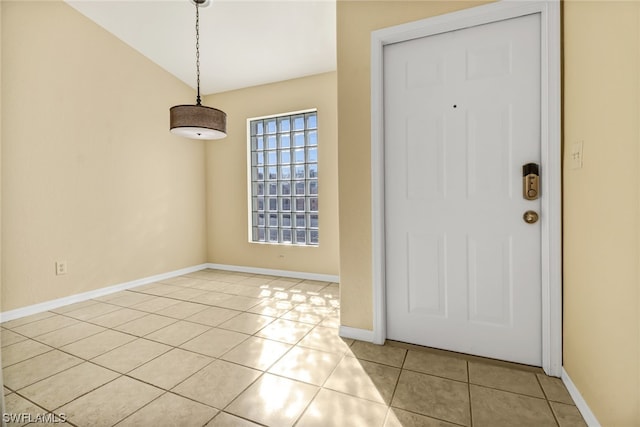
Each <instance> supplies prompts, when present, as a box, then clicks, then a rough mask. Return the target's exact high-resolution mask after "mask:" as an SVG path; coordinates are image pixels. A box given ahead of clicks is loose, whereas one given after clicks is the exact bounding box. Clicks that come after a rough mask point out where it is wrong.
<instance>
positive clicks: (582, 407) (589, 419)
mask: <svg viewBox="0 0 640 427" xmlns="http://www.w3.org/2000/svg"><path fill="white" fill-rule="evenodd" d="M562 382H563V383H564V385H565V387H567V391H568V392H569V394H570V395H571V398H572V399H573V401H574V403H575V404H576V407H577V408H578V410H579V411H580V414H582V418H584V421H585V422H586V423H587V425H588V426H589V427H600V423H599V422H598V419H597V418H596V416H595V415H594V414H593V412H591V409H590V408H589V405H587V402H586V401H585V400H584V398H583V397H582V395H581V394H580V392H579V391H578V388H577V387H576V385H575V384H574V383H573V381H571V378H570V377H569V374H568V373H567V371H565V370H564V368H562Z"/></svg>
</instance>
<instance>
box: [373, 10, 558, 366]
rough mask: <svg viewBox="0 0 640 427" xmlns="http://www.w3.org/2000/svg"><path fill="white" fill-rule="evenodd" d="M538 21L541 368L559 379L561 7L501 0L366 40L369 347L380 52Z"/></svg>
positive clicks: (376, 239)
mask: <svg viewBox="0 0 640 427" xmlns="http://www.w3.org/2000/svg"><path fill="white" fill-rule="evenodd" d="M531 14H540V54H541V57H540V59H541V61H540V62H541V64H540V65H541V70H540V71H541V73H540V77H541V78H540V86H541V88H540V89H541V93H540V106H541V111H540V113H541V117H540V118H541V133H540V135H541V141H540V143H541V147H540V148H541V162H542V166H543V167H544V179H543V180H541V184H542V189H541V190H542V191H541V197H540V201H541V210H542V212H543V215H541V218H540V223H541V251H542V253H541V260H542V270H541V271H542V283H541V285H542V325H541V326H542V368H543V369H544V371H545V372H546V373H547V374H548V375H551V376H555V377H560V376H561V374H562V193H561V191H562V175H561V173H562V161H561V160H562V151H561V92H560V78H561V73H560V65H561V57H560V46H561V45H560V2H559V0H550V1H534V2H519V1H500V2H496V3H491V4H488V5H483V6H478V7H473V8H470V9H465V10H461V11H458V12H452V13H449V14H445V15H440V16H436V17H433V18H427V19H423V20H420V21H416V22H410V23H407V24H402V25H397V26H393V27H389V28H383V29H380V30H376V31H373V32H372V33H371V223H372V233H371V237H372V279H373V342H374V343H376V344H383V343H384V341H385V339H386V335H387V333H386V329H387V325H386V323H387V313H386V284H385V264H386V262H385V259H386V258H385V216H384V200H385V199H384V197H385V196H384V98H383V95H384V94H383V88H384V67H383V64H384V61H383V60H384V46H385V45H388V44H392V43H399V42H403V41H408V40H412V39H416V38H421V37H427V36H431V35H435V34H440V33H445V32H449V31H454V30H459V29H463V28H468V27H473V26H477V25H483V24H489V23H492V22H496V21H502V20H506V19H512V18H517V17H520V16H525V15H531Z"/></svg>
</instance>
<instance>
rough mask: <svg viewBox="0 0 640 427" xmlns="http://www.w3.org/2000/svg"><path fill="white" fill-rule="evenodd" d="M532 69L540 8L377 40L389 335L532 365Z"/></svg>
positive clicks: (537, 342)
mask: <svg viewBox="0 0 640 427" xmlns="http://www.w3.org/2000/svg"><path fill="white" fill-rule="evenodd" d="M540 75H541V72H540V15H539V14H532V15H527V16H523V17H518V18H513V19H507V20H503V21H498V22H495V23H491V24H485V25H479V26H475V27H471V28H465V29H462V30H457V31H451V32H446V33H441V34H437V35H433V36H429V37H423V38H419V39H414V40H410V41H405V42H401V43H396V44H390V45H387V46H385V47H384V162H385V177H384V180H385V181H384V182H385V239H386V248H385V251H386V289H387V296H386V302H387V338H389V339H393V340H398V341H404V342H410V343H415V344H421V345H426V346H430V347H436V348H441V349H447V350H452V351H457V352H463V353H470V354H475V355H480V356H486V357H492V358H497V359H502V360H509V361H514V362H519V363H525V364H530V365H536V366H540V365H541V363H542V350H541V346H542V337H541V330H542V325H541V253H540V250H541V249H540V248H541V244H540V240H541V230H540V222H539V221H538V222H536V223H533V224H529V223H526V222H525V221H524V220H523V214H524V213H525V212H526V211H529V210H532V211H535V212H536V213H538V214H539V215H541V216H542V215H545V212H541V211H540V206H541V204H540V201H539V199H538V200H534V201H532V200H525V199H524V197H523V191H522V166H523V165H524V164H527V163H536V164H540V159H541V155H540V134H541V130H540V123H541V118H540V117H541V113H540V111H541V110H540V92H541V91H540V88H541V82H540ZM540 169H541V179H544V165H541V168H540Z"/></svg>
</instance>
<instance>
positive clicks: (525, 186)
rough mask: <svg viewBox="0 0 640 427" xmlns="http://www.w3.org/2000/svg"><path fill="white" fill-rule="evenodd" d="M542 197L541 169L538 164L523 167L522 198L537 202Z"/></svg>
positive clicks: (528, 164)
mask: <svg viewBox="0 0 640 427" xmlns="http://www.w3.org/2000/svg"><path fill="white" fill-rule="evenodd" d="M539 195H540V167H539V166H538V165H537V164H536V163H527V164H526V165H523V166H522V197H524V198H525V199H526V200H536V199H537V198H538V197H539Z"/></svg>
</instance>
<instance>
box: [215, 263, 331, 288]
mask: <svg viewBox="0 0 640 427" xmlns="http://www.w3.org/2000/svg"><path fill="white" fill-rule="evenodd" d="M206 266H207V268H212V269H216V270H228V271H236V272H239V273H251V274H266V275H269V276H279V277H292V278H294V279H305V280H318V281H321V282H335V283H338V282H339V281H340V276H334V275H331V274H319V273H306V272H303V271H289V270H274V269H271V268H259V267H246V266H243V265H227V264H213V263H209V264H206Z"/></svg>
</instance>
